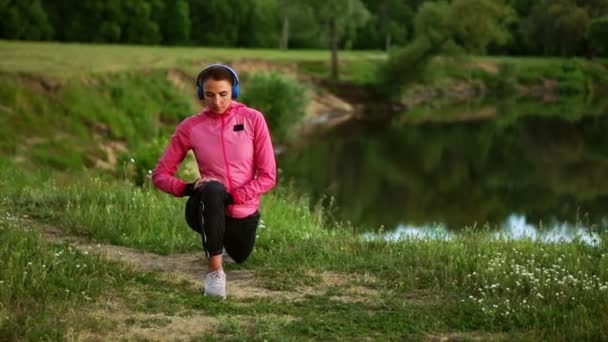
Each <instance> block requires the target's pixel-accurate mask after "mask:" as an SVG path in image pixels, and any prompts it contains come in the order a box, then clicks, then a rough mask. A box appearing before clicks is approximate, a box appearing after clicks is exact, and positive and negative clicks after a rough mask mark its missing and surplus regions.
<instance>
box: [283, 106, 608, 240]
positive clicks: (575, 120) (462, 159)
mask: <svg viewBox="0 0 608 342" xmlns="http://www.w3.org/2000/svg"><path fill="white" fill-rule="evenodd" d="M607 108H608V97H604V98H602V99H600V100H599V102H598V100H593V101H592V100H589V99H580V98H566V99H562V100H561V101H559V102H551V103H545V102H533V101H530V102H526V101H524V100H521V99H518V100H517V101H512V100H507V101H501V102H480V103H473V104H463V105H460V106H455V105H451V106H448V107H433V108H422V109H415V110H411V111H409V112H407V113H405V114H404V115H403V116H402V117H400V118H397V119H395V120H393V121H392V122H390V123H380V124H375V125H370V124H369V123H365V124H356V123H354V124H351V125H350V126H347V127H343V128H342V129H340V130H338V131H335V132H333V133H332V134H331V135H330V136H326V137H322V138H321V137H320V138H316V139H315V140H314V141H312V142H309V143H308V144H306V145H305V146H304V147H303V148H301V149H298V150H294V151H289V152H288V153H285V154H284V155H282V156H281V157H280V158H279V161H278V162H279V167H280V168H281V170H282V173H281V181H283V182H293V183H295V185H296V187H298V188H299V189H301V191H302V192H306V193H308V194H310V195H311V197H312V200H313V202H318V201H322V202H323V203H325V204H326V205H328V206H329V204H330V203H331V204H332V206H331V208H330V209H328V210H329V211H330V213H331V214H332V215H333V216H334V217H335V218H336V219H338V220H346V221H350V222H351V223H352V224H353V225H354V226H355V227H357V228H360V229H362V231H375V230H377V228H378V227H380V226H384V227H387V228H388V230H397V229H400V228H401V229H410V230H411V229H421V230H425V231H427V230H429V229H430V228H433V227H434V228H436V229H437V228H438V227H439V228H441V227H443V228H441V229H445V231H446V232H453V231H457V230H459V229H462V228H463V227H466V226H471V225H473V224H474V223H475V222H483V223H487V224H488V225H490V226H492V227H500V226H501V225H503V224H504V223H505V222H509V220H513V217H514V216H513V213H520V215H523V216H521V217H525V218H526V220H527V222H567V221H570V222H578V221H577V219H578V218H579V216H581V215H582V216H584V222H585V223H586V224H587V223H588V224H587V225H589V226H590V225H594V226H597V227H599V228H600V229H606V227H607V226H608V225H607V224H606V222H605V220H603V217H604V216H605V211H606V208H608V178H607V177H606V175H607V174H608V134H606V133H605V132H607V131H608V110H607ZM518 217H519V216H518ZM429 222H439V226H438V227H436V226H431V227H429V225H428V223H429ZM507 226H509V225H508V224H507ZM513 226H515V225H513ZM524 226H525V225H524ZM404 227H405V228H404ZM522 229H523V228H522ZM536 229H540V228H536ZM551 229H559V224H554V225H552V226H544V228H542V229H540V230H551ZM528 231H530V230H529V229H528ZM513 233H514V234H517V233H518V231H517V230H515V231H513ZM548 236H551V235H550V234H549V235H548Z"/></svg>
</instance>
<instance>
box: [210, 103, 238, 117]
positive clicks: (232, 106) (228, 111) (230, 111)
mask: <svg viewBox="0 0 608 342" xmlns="http://www.w3.org/2000/svg"><path fill="white" fill-rule="evenodd" d="M242 106H243V105H242V104H241V103H239V102H237V101H234V100H232V101H231V102H230V105H229V106H228V108H227V109H226V111H224V113H222V114H217V113H214V112H212V111H211V110H210V109H209V108H207V107H206V106H205V109H203V112H202V114H203V115H205V116H209V117H212V118H220V117H222V116H223V117H230V116H232V115H233V114H234V113H235V112H236V111H237V110H238V109H239V108H240V107H242Z"/></svg>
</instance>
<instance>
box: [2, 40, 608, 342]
mask: <svg viewBox="0 0 608 342" xmlns="http://www.w3.org/2000/svg"><path fill="white" fill-rule="evenodd" d="M341 56H342V57H343V58H344V60H345V63H346V64H347V65H349V64H348V63H352V64H350V65H351V66H353V65H354V67H352V68H343V69H344V71H343V72H344V73H345V75H350V76H348V77H351V79H356V80H366V79H369V78H370V77H371V76H370V75H373V68H374V67H375V65H376V62H377V61H379V60H381V59H382V58H384V57H383V54H382V53H379V52H344V53H342V54H341ZM0 57H1V58H0V84H1V85H0V135H1V136H2V138H1V140H0V150H1V151H2V157H1V158H0V189H2V193H1V194H0V269H1V270H2V272H1V273H0V340H8V341H13V340H14V341H21V340H32V341H33V340H52V341H56V340H70V341H71V340H119V339H123V340H129V341H131V340H134V341H143V340H167V339H174V340H182V341H207V340H244V339H245V340H281V341H283V340H343V339H347V340H351V339H354V340H362V339H377V340H429V339H431V340H432V339H437V340H445V339H448V340H475V339H478V340H479V339H481V340H513V339H517V340H605V339H608V236H603V237H602V240H601V241H600V242H599V243H598V244H597V245H594V246H591V245H588V244H585V243H581V242H574V243H548V244H544V243H540V242H535V241H529V240H520V241H511V240H508V239H506V238H505V239H500V240H494V239H493V238H491V237H490V235H489V234H486V233H484V232H466V229H465V233H464V234H461V235H459V236H457V237H455V238H453V239H451V240H440V239H415V238H403V239H401V240H399V241H393V242H387V241H383V240H368V239H364V238H362V237H360V236H358V235H356V234H353V231H356V229H354V228H353V227H349V226H348V225H342V224H339V223H332V222H328V221H327V220H326V218H325V216H326V215H325V213H324V211H323V210H322V209H320V208H310V207H309V206H308V203H309V201H308V200H307V199H306V198H305V196H303V195H296V194H295V192H294V190H293V189H291V188H290V187H289V186H288V185H287V184H283V183H281V184H279V186H278V187H277V188H276V189H274V190H273V191H272V192H271V193H270V194H268V195H267V196H265V197H264V199H263V203H262V207H261V210H262V215H263V217H262V222H261V224H260V227H259V230H258V240H257V242H256V247H255V250H254V253H253V255H252V256H251V258H250V259H249V260H248V261H247V262H246V263H245V264H243V265H227V271H228V283H229V289H228V290H229V298H228V300H226V301H217V300H213V299H209V298H205V297H203V296H201V295H200V293H199V291H200V286H201V280H202V278H203V276H204V270H205V261H204V260H203V258H202V253H201V251H200V249H201V247H200V238H199V237H198V236H197V235H196V234H195V233H194V232H192V231H191V230H190V229H189V228H188V227H187V226H186V224H185V222H184V220H183V205H184V199H177V198H173V197H171V196H168V195H166V194H162V193H160V192H158V191H157V190H154V189H152V188H151V187H150V184H149V179H148V176H147V174H148V173H147V171H148V170H149V169H150V168H151V167H152V166H153V164H154V162H155V161H156V159H157V157H158V154H159V153H160V152H159V151H160V149H162V147H163V146H164V144H165V140H163V139H166V137H167V136H168V134H170V131H171V129H172V128H173V127H174V124H175V123H176V122H178V121H179V120H180V119H181V118H183V117H184V116H185V115H189V114H190V113H191V112H192V111H194V110H196V108H197V106H196V102H194V100H193V98H192V95H193V92H192V91H193V90H192V89H191V87H190V88H187V87H185V86H184V87H182V88H180V82H184V83H185V84H190V83H186V82H190V81H191V79H190V78H188V77H185V78H183V79H180V80H177V81H178V82H176V81H175V80H173V81H172V80H171V75H170V73H169V71H170V70H171V69H179V70H181V71H183V72H184V73H185V74H191V73H195V72H196V70H197V69H198V68H199V67H200V66H201V65H203V64H204V63H207V62H215V61H233V60H237V59H260V60H261V61H265V62H272V63H296V64H297V65H298V68H300V69H299V70H300V71H301V72H304V73H307V74H309V75H310V74H312V75H316V76H318V77H325V75H326V73H327V61H326V60H328V59H329V56H328V53H327V52H326V51H287V52H282V51H276V50H268V51H264V50H237V49H205V48H163V47H133V46H110V45H83V44H53V43H21V42H6V41H1V42H0ZM488 60H490V61H493V60H494V59H491V58H490V59H488ZM496 60H499V59H496ZM465 61H466V60H465ZM480 61H481V62H482V63H483V62H486V59H485V58H473V60H472V63H473V64H475V63H477V64H478V63H479V62H480ZM510 61H511V60H510V59H509V63H510ZM437 63H440V64H441V65H443V66H444V67H447V66H449V65H455V64H450V63H458V62H457V61H451V62H449V63H446V62H445V61H442V60H441V59H438V61H437ZM467 63H468V62H467ZM515 63H517V62H515ZM527 63H528V62H526V61H523V62H522V64H521V65H522V67H523V66H524V65H526V64H527ZM530 63H533V64H534V63H536V61H532V60H530ZM556 63H557V65H561V66H563V65H564V63H566V64H565V65H566V67H567V66H568V64H569V62H568V61H563V60H557V61H556ZM541 64H542V63H541ZM484 67H488V66H484ZM490 67H494V65H493V64H492V65H490ZM541 67H542V65H541ZM448 69H450V68H448ZM566 69H567V68H566ZM444 70H446V69H444ZM569 70H570V69H567V71H568V72H570V71H569ZM450 72H451V73H453V74H450V75H451V76H450V77H456V78H457V77H462V78H463V79H466V78H475V77H477V76H475V75H476V74H474V73H473V72H471V71H470V70H469V71H466V72H462V71H457V70H456V71H450ZM492 72H494V71H492ZM458 75H460V76H458ZM537 76H538V75H537ZM433 77H434V76H433V75H431V76H430V80H431V81H433ZM535 77H536V76H535ZM112 154H116V155H115V156H114V157H115V158H116V160H114V162H113V163H112V161H111V160H110V159H112V158H110V157H111V155H112ZM99 162H105V163H107V164H108V165H109V166H110V167H111V169H109V170H106V171H101V170H100V169H101V167H100V166H99V165H98V163H99ZM180 175H182V176H184V177H185V178H186V179H188V178H189V177H190V178H191V177H194V175H192V174H188V170H180ZM135 184H138V185H135Z"/></svg>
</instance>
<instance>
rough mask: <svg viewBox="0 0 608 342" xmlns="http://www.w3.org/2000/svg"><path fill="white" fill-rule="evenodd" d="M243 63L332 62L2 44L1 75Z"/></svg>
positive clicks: (186, 50)
mask: <svg viewBox="0 0 608 342" xmlns="http://www.w3.org/2000/svg"><path fill="white" fill-rule="evenodd" d="M383 58H385V54H384V53H382V52H379V51H341V52H340V59H341V60H343V61H358V60H376V61H377V60H382V59H383ZM241 59H249V60H264V61H271V62H275V63H295V62H319V61H321V62H325V61H329V51H327V50H287V51H281V50H276V49H274V50H270V49H266V50H264V49H229V48H203V47H201V48H198V47H162V46H129V45H103V44H97V45H94V44H65V43H34V42H14V41H1V40H0V71H5V72H7V71H8V72H24V73H39V74H46V75H51V76H54V77H70V76H75V75H80V74H83V73H86V74H88V73H99V72H117V71H134V70H146V69H168V68H180V69H184V70H186V71H188V72H192V73H195V72H197V71H198V70H199V69H200V68H201V67H202V66H203V65H205V64H208V63H216V62H223V63H227V62H233V61H238V60H241Z"/></svg>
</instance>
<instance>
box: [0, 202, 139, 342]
mask: <svg viewBox="0 0 608 342" xmlns="http://www.w3.org/2000/svg"><path fill="white" fill-rule="evenodd" d="M3 209H4V208H3ZM0 241H2V242H1V243H0V245H1V246H2V248H0V268H1V269H2V273H1V274H0V339H2V340H22V339H27V340H49V341H50V340H52V341H58V340H62V339H63V338H64V337H65V334H66V332H67V330H68V328H91V329H100V328H102V327H100V326H99V325H98V323H96V322H95V321H94V320H93V319H92V318H89V317H86V316H79V315H78V314H74V310H77V311H78V312H79V314H85V313H86V311H85V310H86V308H89V307H91V306H92V305H93V303H94V302H95V301H96V300H98V299H99V298H101V297H103V295H104V293H105V291H107V290H108V289H114V288H119V287H121V286H122V285H123V283H124V282H125V281H126V279H128V278H132V277H133V274H132V273H131V272H130V271H128V270H127V269H125V268H124V267H123V266H122V265H119V264H115V263H110V262H107V261H105V260H102V259H101V258H100V257H99V256H97V255H93V254H90V255H88V254H87V252H80V251H78V250H76V249H75V248H73V247H72V246H69V245H59V244H50V243H47V242H46V241H44V240H43V239H42V238H41V237H40V234H39V233H38V231H37V230H36V229H35V227H34V225H30V224H24V222H23V221H20V220H18V219H17V218H16V217H15V216H13V215H12V214H11V213H10V211H9V212H6V211H5V210H2V214H1V215H0ZM81 310H82V312H81Z"/></svg>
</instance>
